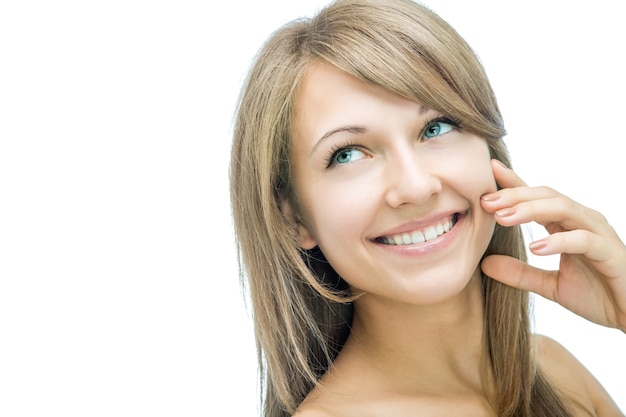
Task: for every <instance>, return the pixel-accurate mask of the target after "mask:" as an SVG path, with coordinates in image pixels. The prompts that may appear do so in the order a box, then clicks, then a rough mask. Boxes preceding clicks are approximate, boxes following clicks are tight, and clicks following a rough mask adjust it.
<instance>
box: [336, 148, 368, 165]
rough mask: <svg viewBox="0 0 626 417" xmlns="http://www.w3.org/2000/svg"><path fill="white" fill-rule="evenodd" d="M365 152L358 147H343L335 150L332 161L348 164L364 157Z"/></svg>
mask: <svg viewBox="0 0 626 417" xmlns="http://www.w3.org/2000/svg"><path fill="white" fill-rule="evenodd" d="M364 156H365V154H364V153H363V152H362V151H360V150H358V149H356V148H343V149H339V150H338V151H337V152H335V155H334V156H333V159H332V161H331V163H333V162H335V163H338V164H347V163H349V162H354V161H357V160H359V159H361V158H363V157H364Z"/></svg>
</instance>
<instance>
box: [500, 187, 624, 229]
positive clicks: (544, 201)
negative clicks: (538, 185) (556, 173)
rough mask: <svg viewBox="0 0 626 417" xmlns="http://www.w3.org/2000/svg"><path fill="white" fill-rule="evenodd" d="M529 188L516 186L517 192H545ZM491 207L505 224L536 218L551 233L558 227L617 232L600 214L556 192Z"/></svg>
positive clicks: (525, 194)
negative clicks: (517, 187)
mask: <svg viewBox="0 0 626 417" xmlns="http://www.w3.org/2000/svg"><path fill="white" fill-rule="evenodd" d="M528 190H529V189H525V190H520V189H516V190H515V191H516V192H517V194H518V195H524V196H528V197H531V198H532V197H534V196H535V195H536V194H542V192H541V191H539V192H537V193H535V194H533V193H532V192H531V193H528V192H527V191H528ZM507 191H512V190H507ZM489 209H490V210H494V211H493V213H494V214H495V219H496V221H497V222H498V223H500V224H501V225H503V226H514V225H518V224H523V223H529V222H532V221H534V222H537V223H539V224H541V225H543V226H546V227H547V229H548V232H550V233H554V232H555V231H559V230H575V229H585V230H589V231H591V232H593V233H596V234H599V235H606V236H607V237H608V236H612V235H613V234H614V231H613V228H611V226H610V225H609V224H608V222H607V221H606V218H605V217H604V216H602V215H601V214H600V213H598V212H597V211H595V210H592V209H590V208H588V207H585V206H583V205H581V204H578V203H576V202H575V201H573V200H571V199H570V198H567V197H565V196H563V195H561V194H559V193H556V192H555V193H554V194H553V196H552V197H549V198H539V199H530V200H526V201H521V202H518V203H514V204H511V205H504V206H501V207H500V208H498V207H494V205H493V204H492V207H490V208H489ZM556 226H558V227H556Z"/></svg>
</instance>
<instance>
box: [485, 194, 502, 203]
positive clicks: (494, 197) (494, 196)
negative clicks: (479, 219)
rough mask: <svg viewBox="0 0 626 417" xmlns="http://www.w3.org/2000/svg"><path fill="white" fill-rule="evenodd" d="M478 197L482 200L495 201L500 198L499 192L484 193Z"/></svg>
mask: <svg viewBox="0 0 626 417" xmlns="http://www.w3.org/2000/svg"><path fill="white" fill-rule="evenodd" d="M480 198H481V200H483V201H497V200H499V199H500V194H498V193H491V194H485V195H484V196H482V197H480Z"/></svg>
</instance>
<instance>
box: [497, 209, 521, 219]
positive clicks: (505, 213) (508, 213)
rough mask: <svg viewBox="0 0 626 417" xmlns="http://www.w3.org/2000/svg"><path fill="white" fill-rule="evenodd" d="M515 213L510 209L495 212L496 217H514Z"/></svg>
mask: <svg viewBox="0 0 626 417" xmlns="http://www.w3.org/2000/svg"><path fill="white" fill-rule="evenodd" d="M515 213H516V210H515V209H514V208H512V207H511V208H505V209H502V210H498V211H496V216H498V217H509V216H512V215H514V214H515Z"/></svg>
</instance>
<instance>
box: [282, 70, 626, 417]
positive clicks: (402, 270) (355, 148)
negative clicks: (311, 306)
mask: <svg viewBox="0 0 626 417" xmlns="http://www.w3.org/2000/svg"><path fill="white" fill-rule="evenodd" d="M430 113H432V112H429V111H428V110H427V109H426V110H424V109H422V108H421V107H420V106H419V105H417V104H416V103H413V102H410V101H408V100H406V99H402V98H400V97H397V96H394V95H392V94H391V93H389V92H388V91H386V90H383V89H381V88H378V87H374V86H372V85H369V84H365V83H363V82H361V81H359V80H357V79H355V78H353V77H351V76H349V75H347V74H345V73H343V72H341V71H339V70H337V69H335V68H333V67H328V66H325V65H314V66H312V67H311V68H310V69H309V72H308V73H307V76H306V77H305V79H304V81H303V86H302V91H301V94H300V96H299V102H298V103H297V106H296V115H295V119H294V125H295V128H294V130H295V132H294V143H293V158H294V160H293V169H294V188H295V194H296V198H297V205H298V207H287V209H288V210H287V211H288V212H292V213H297V216H296V217H297V218H296V221H297V222H298V223H299V234H300V239H299V242H300V244H301V246H302V247H303V248H305V249H310V248H312V247H313V246H316V245H319V247H320V248H321V249H322V251H324V252H325V254H326V256H327V259H328V260H329V261H330V262H331V264H332V265H333V267H335V269H336V270H338V271H339V272H340V273H341V275H342V276H343V277H344V279H346V281H347V282H348V283H349V284H350V285H352V287H353V288H356V289H358V290H359V291H361V290H362V291H365V294H364V295H362V296H361V297H360V298H359V299H357V300H356V301H355V302H354V319H353V323H352V327H351V333H350V336H349V337H348V340H347V341H346V343H345V345H344V347H343V349H342V351H341V352H340V354H339V355H338V357H337V359H336V361H335V363H334V366H333V367H332V368H331V369H330V370H329V371H328V372H327V373H326V374H325V375H324V377H323V378H322V384H321V386H320V387H318V388H317V389H314V390H313V392H311V393H310V394H309V396H308V397H307V398H306V399H305V401H304V402H303V404H302V405H301V407H300V408H299V410H298V411H297V412H296V414H295V415H296V416H297V417H321V416H334V417H339V416H359V417H368V416H383V415H384V416H387V415H390V416H394V417H404V416H407V417H408V416H415V415H416V413H419V415H420V416H437V417H445V416H454V417H457V416H459V415H471V416H477V417H478V416H493V415H495V414H494V411H493V410H492V409H491V407H490V401H489V395H490V394H489V393H490V392H493V387H492V386H491V384H492V382H491V381H492V378H491V375H489V367H488V366H485V365H486V358H487V357H488V353H487V352H486V346H485V343H484V338H483V317H484V311H483V296H482V288H481V284H480V279H481V278H480V277H481V274H480V268H482V270H483V271H484V272H485V273H486V274H487V275H489V276H491V277H493V278H494V279H498V280H501V281H502V282H505V283H506V284H509V285H512V286H516V287H520V288H524V289H528V290H530V291H534V292H537V293H539V294H541V295H543V296H545V297H547V298H550V299H553V300H555V301H557V302H559V303H561V304H562V305H564V306H565V307H567V308H569V309H570V310H572V311H573V312H575V313H576V314H579V315H581V316H583V317H585V318H588V319H590V320H593V321H595V322H597V323H599V324H602V325H605V326H611V327H616V328H619V329H622V330H624V329H625V328H626V315H625V314H624V311H625V308H624V306H625V305H626V288H625V285H626V284H625V283H626V248H625V247H624V245H623V243H622V242H621V241H620V240H619V238H618V237H617V235H616V234H615V232H614V230H613V229H612V228H611V227H610V226H609V225H608V223H607V222H606V220H605V219H604V218H603V217H602V216H601V215H599V214H598V213H596V212H594V211H593V210H590V209H587V208H585V207H583V206H580V205H579V204H577V203H575V202H573V201H572V200H570V199H568V198H567V197H565V196H563V195H561V194H559V193H557V192H555V191H553V190H550V189H548V188H531V187H528V186H526V184H525V183H524V182H523V181H522V180H521V179H520V178H519V177H518V176H517V175H516V174H515V173H514V172H513V171H511V170H509V169H507V168H505V167H504V166H503V165H501V164H500V163H498V162H496V161H492V160H490V159H489V155H488V152H487V147H486V144H485V142H484V141H483V140H482V139H480V138H477V137H474V136H473V135H470V134H468V133H467V132H463V131H462V130H460V129H451V130H448V127H449V126H447V125H445V124H443V125H441V124H435V125H433V124H432V117H438V115H436V114H435V115H432V114H430ZM429 127H431V128H434V127H436V128H444V130H442V131H440V132H438V134H437V135H435V136H433V137H432V138H431V137H429V135H428V134H426V133H427V132H428V128H429ZM333 132H335V133H333ZM336 148H339V149H340V150H341V152H339V153H336V152H335V153H332V152H333V151H334V150H335V149H336ZM330 154H332V155H333V158H332V159H331V160H332V161H335V164H332V165H330V164H329V163H328V160H327V159H326V156H327V155H330ZM468 155H471V156H472V157H471V158H469V157H468ZM468 176H469V177H471V178H472V179H473V181H471V182H468V181H467V178H468ZM496 184H497V185H499V186H500V187H501V190H499V191H497V187H496ZM286 204H289V203H286ZM449 212H460V213H464V214H463V219H462V220H461V221H459V222H457V224H456V225H455V226H454V227H453V228H452V229H451V230H450V232H448V233H445V234H443V235H441V236H440V237H439V238H437V239H435V240H432V242H431V243H426V244H424V243H418V244H414V243H405V244H404V245H399V246H392V245H389V244H388V243H384V242H381V240H380V239H379V237H381V236H383V237H385V239H386V237H388V236H391V235H396V236H397V235H398V234H399V232H398V231H405V230H410V229H420V228H425V225H428V224H432V223H439V219H441V217H442V216H444V217H445V215H446V213H449ZM494 221H496V222H498V223H500V224H502V225H504V226H513V225H518V224H522V223H527V222H531V221H536V222H538V223H541V224H543V225H545V226H546V228H547V229H548V231H549V232H550V233H551V236H550V237H549V238H547V239H545V240H541V241H538V242H534V243H532V244H531V248H532V250H533V252H534V253H536V254H538V255H547V254H554V253H562V254H563V255H562V260H561V269H560V270H559V271H557V272H545V271H542V270H539V269H535V268H533V267H530V266H528V265H526V264H524V263H522V262H519V261H517V260H515V259H512V258H508V257H503V256H490V257H488V258H486V259H484V261H483V262H482V264H481V265H479V262H480V259H481V257H482V254H483V253H484V249H485V247H486V244H487V242H488V241H489V238H490V235H491V231H492V227H493V223H494ZM423 226H424V227H423ZM385 239H383V240H385ZM478 246H480V248H478ZM505 271H506V274H505V273H504V272H505ZM510 271H517V273H516V274H511V273H510ZM511 275H513V278H510V276H511ZM507 276H508V277H509V278H506V277H507ZM590 294H593V296H591V295H590ZM534 341H535V343H536V351H537V354H538V355H537V357H538V360H539V363H540V365H541V366H542V368H543V369H544V372H545V373H546V375H547V377H548V378H550V379H551V380H552V382H553V383H554V385H555V386H556V387H557V388H558V389H559V390H562V391H563V392H564V393H566V394H569V395H570V396H571V398H574V399H575V401H576V402H577V403H578V405H579V408H577V410H579V412H580V415H581V416H583V415H585V416H588V415H592V416H601V417H619V416H623V414H622V413H621V412H620V411H619V410H618V409H617V407H616V405H615V404H614V402H613V401H612V400H611V399H610V398H609V396H608V394H607V393H606V391H605V390H604V389H603V388H602V386H601V385H600V384H599V383H598V381H597V380H596V379H595V378H594V377H593V376H592V375H591V374H590V373H589V372H588V371H587V370H586V369H585V368H584V367H583V366H582V365H581V364H580V363H579V362H578V361H577V360H576V359H575V358H574V357H573V356H572V355H571V354H569V353H568V352H567V350H565V349H564V348H563V347H561V346H560V345H559V344H558V343H556V342H554V341H552V340H550V339H548V338H545V337H541V336H536V337H535V339H534ZM582 410H586V412H583V411H582Z"/></svg>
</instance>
